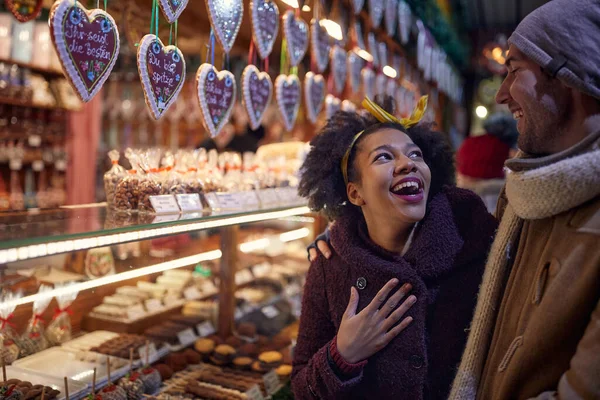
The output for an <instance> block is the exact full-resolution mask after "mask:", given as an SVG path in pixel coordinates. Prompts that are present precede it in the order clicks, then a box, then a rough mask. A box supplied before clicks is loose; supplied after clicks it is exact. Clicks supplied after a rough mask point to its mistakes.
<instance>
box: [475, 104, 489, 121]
mask: <svg viewBox="0 0 600 400" xmlns="http://www.w3.org/2000/svg"><path fill="white" fill-rule="evenodd" d="M475 114H477V116H478V117H479V118H481V119H484V118H485V117H487V115H488V109H487V108H485V107H484V106H478V107H477V108H476V109H475Z"/></svg>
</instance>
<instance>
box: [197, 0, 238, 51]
mask: <svg viewBox="0 0 600 400" xmlns="http://www.w3.org/2000/svg"><path fill="white" fill-rule="evenodd" d="M206 8H207V10H208V17H209V19H210V24H211V25H212V27H213V29H214V31H215V36H216V38H217V40H218V41H219V43H220V44H221V46H222V47H223V50H225V53H229V51H231V48H232V47H233V43H234V42H235V38H236V37H237V35H238V32H239V31H240V26H241V25H242V17H243V15H244V2H243V1H242V0H227V1H224V0H206Z"/></svg>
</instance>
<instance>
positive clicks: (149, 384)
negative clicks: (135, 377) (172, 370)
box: [140, 366, 162, 394]
mask: <svg viewBox="0 0 600 400" xmlns="http://www.w3.org/2000/svg"><path fill="white" fill-rule="evenodd" d="M140 379H141V380H142V382H143V383H144V393H145V394H153V393H155V392H156V391H157V390H158V389H159V388H160V385H161V383H162V380H161V378H160V373H159V372H158V371H157V370H156V369H154V368H152V367H150V366H148V367H146V368H143V369H141V370H140Z"/></svg>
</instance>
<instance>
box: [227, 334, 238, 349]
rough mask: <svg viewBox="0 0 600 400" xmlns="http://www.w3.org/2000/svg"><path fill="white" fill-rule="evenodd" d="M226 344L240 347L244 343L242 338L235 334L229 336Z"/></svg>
mask: <svg viewBox="0 0 600 400" xmlns="http://www.w3.org/2000/svg"><path fill="white" fill-rule="evenodd" d="M225 344H227V345H229V346H231V347H240V346H241V345H242V340H241V339H240V338H237V337H235V336H229V337H228V338H227V340H225Z"/></svg>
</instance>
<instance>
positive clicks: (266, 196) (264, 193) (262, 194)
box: [257, 189, 279, 208]
mask: <svg viewBox="0 0 600 400" xmlns="http://www.w3.org/2000/svg"><path fill="white" fill-rule="evenodd" d="M257 194H258V198H259V199H260V203H261V205H262V207H263V208H266V207H273V206H276V205H277V204H279V197H277V191H276V190H275V189H263V190H259V191H258V192H257Z"/></svg>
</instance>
